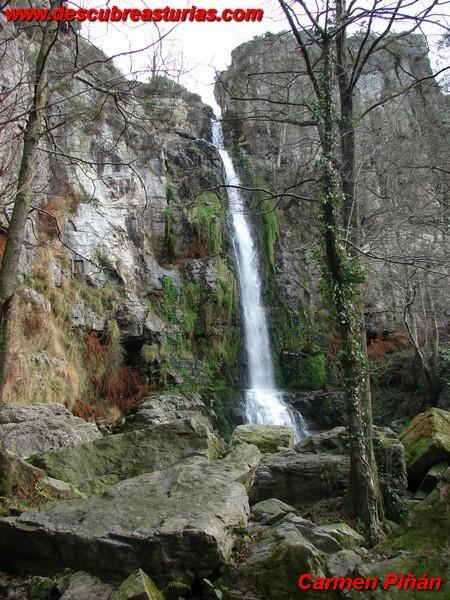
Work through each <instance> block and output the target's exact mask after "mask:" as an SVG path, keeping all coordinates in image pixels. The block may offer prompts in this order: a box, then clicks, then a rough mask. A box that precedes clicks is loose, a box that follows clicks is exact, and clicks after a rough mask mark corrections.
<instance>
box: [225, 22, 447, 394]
mask: <svg viewBox="0 0 450 600" xmlns="http://www.w3.org/2000/svg"><path fill="white" fill-rule="evenodd" d="M357 42H358V38H357V37H355V38H353V40H351V41H350V45H351V46H352V45H353V46H356V44H357ZM317 68H319V67H317ZM431 74H432V71H431V68H430V63H429V58H428V52H427V45H426V40H425V38H423V37H422V36H420V35H408V36H405V37H403V38H400V39H399V38H398V37H397V36H393V38H392V40H391V41H388V42H387V44H386V45H385V47H384V48H383V49H382V50H380V51H378V52H375V53H374V54H373V55H372V57H371V58H370V60H369V61H368V63H367V64H366V66H365V69H364V71H363V74H362V76H361V78H360V80H359V81H358V84H357V89H356V92H355V114H356V115H358V116H359V117H361V118H358V121H357V122H356V137H357V139H356V143H357V173H358V176H357V199H358V204H359V210H360V223H361V239H360V243H359V248H360V256H361V260H362V261H363V264H364V267H365V270H366V282H365V286H364V289H365V292H364V293H365V297H364V301H365V313H366V322H367V328H368V341H369V352H371V353H372V354H375V355H384V354H385V353H389V352H391V351H393V350H399V349H402V348H405V347H406V346H407V345H408V340H407V335H406V330H405V327H404V323H403V320H404V311H405V306H406V304H407V303H408V302H409V300H411V298H412V297H413V291H412V290H415V291H414V294H416V292H417V294H416V296H415V300H414V301H413V302H412V306H413V308H414V311H415V319H416V323H417V326H418V327H419V329H421V331H422V332H424V333H423V335H424V336H425V337H427V336H429V335H430V331H431V329H432V328H433V327H434V325H436V326H437V328H438V330H439V332H440V335H441V340H445V339H448V334H449V320H448V317H449V315H448V308H447V306H446V297H448V293H449V289H448V285H447V280H446V278H445V273H446V270H447V265H448V238H447V237H446V234H445V229H443V228H442V225H443V223H444V220H445V217H444V215H445V212H446V208H445V207H446V206H447V202H448V199H446V198H448V186H447V184H446V183H445V178H446V176H445V174H444V171H445V166H444V164H445V162H446V161H447V160H448V145H449V144H448V141H449V131H448V125H447V120H446V116H445V115H446V114H447V111H448V105H449V104H448V96H445V95H444V94H443V93H442V92H441V91H440V89H439V87H438V85H437V84H436V82H435V80H434V79H433V78H432V76H431ZM417 80H422V81H421V83H419V84H417V85H413V83H414V82H416V81H417ZM401 90H406V93H405V94H402V93H400V92H401ZM215 92H216V97H217V100H218V102H219V103H220V105H221V106H222V110H223V120H224V129H225V131H226V133H227V136H226V137H227V141H228V144H229V146H230V147H232V148H233V151H234V157H235V160H236V162H237V163H238V164H239V166H240V168H241V171H242V174H243V176H244V178H245V181H246V183H247V185H249V186H250V187H254V188H258V189H259V190H267V191H268V192H269V194H267V193H265V192H264V191H260V192H259V198H256V200H255V194H253V200H252V202H253V208H254V214H255V217H254V219H255V223H256V225H257V227H258V229H259V232H260V240H261V248H262V250H263V253H264V255H265V263H266V266H267V273H268V277H267V279H268V283H267V287H268V296H269V297H270V301H269V302H268V304H269V306H270V308H271V312H272V334H273V335H272V337H273V339H274V345H275V350H276V352H277V354H278V358H279V359H280V367H281V380H282V381H283V383H284V384H285V385H290V386H293V387H298V386H300V387H303V388H308V387H310V388H312V389H314V388H315V387H320V385H321V384H323V383H324V382H325V381H326V374H325V372H324V364H325V362H324V361H325V360H326V357H327V356H328V357H329V355H330V352H331V353H332V352H333V347H334V340H333V334H332V333H331V334H330V330H329V326H328V325H327V322H326V318H327V311H326V309H325V308H324V306H323V302H322V299H321V294H320V271H321V262H320V248H319V246H318V236H317V227H318V223H317V221H316V218H317V210H316V207H315V180H316V175H317V171H316V169H315V162H316V160H317V159H318V156H319V148H318V139H317V133H316V129H315V127H313V126H302V125H301V122H304V121H308V120H309V121H311V119H312V117H313V116H314V102H315V100H314V95H313V93H312V89H311V84H310V82H309V79H308V77H307V75H306V71H305V65H304V63H303V58H302V55H301V52H300V51H299V50H298V48H297V43H296V41H295V40H294V38H293V36H292V35H291V34H290V33H286V32H285V33H282V34H279V35H272V34H266V35H265V36H261V37H259V38H256V39H254V40H252V41H249V42H247V43H245V44H242V45H241V46H239V47H238V48H236V49H235V50H234V51H233V53H232V61H231V65H230V67H229V68H228V69H227V70H226V71H224V72H222V73H220V75H219V76H218V81H217V84H216V88H215ZM336 102H337V99H336ZM443 219H444V220H443ZM343 225H344V226H346V224H343ZM419 297H420V298H421V300H419ZM433 317H434V318H435V323H433V324H431V321H432V318H433ZM327 339H328V341H327ZM327 368H328V370H330V365H329V361H328V365H327Z"/></svg>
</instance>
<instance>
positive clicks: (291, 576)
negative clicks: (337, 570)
mask: <svg viewBox="0 0 450 600" xmlns="http://www.w3.org/2000/svg"><path fill="white" fill-rule="evenodd" d="M339 550H342V547H341V546H340V545H339V544H338V543H337V542H335V541H334V540H333V538H331V537H330V536H329V535H327V534H325V533H323V532H320V531H319V530H318V529H317V528H315V526H314V524H313V523H312V522H311V521H307V520H306V519H302V518H301V517H298V516H294V515H287V516H286V517H285V518H284V519H282V520H281V521H279V522H277V523H275V524H274V525H271V526H269V527H263V528H262V530H260V531H259V532H255V534H254V537H252V541H251V542H250V544H249V546H248V547H247V548H244V549H243V552H242V558H241V560H238V561H237V566H236V568H235V569H233V571H232V572H231V574H230V576H229V586H230V589H231V590H232V592H233V593H241V594H242V596H236V597H245V598H247V597H249V598H261V599H262V598H277V599H278V598H279V599H280V600H281V599H283V600H294V599H296V598H298V597H299V589H298V578H299V575H300V574H301V573H311V574H313V575H315V576H318V577H324V576H325V564H326V558H327V553H328V552H336V551H339ZM232 597H235V596H232ZM301 597H302V598H305V600H312V599H314V600H316V599H319V598H323V592H316V591H313V590H309V591H302V592H301ZM338 597H339V596H338V595H337V594H336V595H335V594H334V593H333V592H329V593H328V595H327V598H329V599H330V600H331V599H334V598H338Z"/></svg>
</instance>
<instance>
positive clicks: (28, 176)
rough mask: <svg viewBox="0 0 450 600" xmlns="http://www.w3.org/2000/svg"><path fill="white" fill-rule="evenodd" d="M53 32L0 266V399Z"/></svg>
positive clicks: (53, 29) (42, 53) (47, 38)
mask: <svg viewBox="0 0 450 600" xmlns="http://www.w3.org/2000/svg"><path fill="white" fill-rule="evenodd" d="M57 35H58V23H57V22H49V23H47V25H46V26H45V29H44V32H43V34H42V40H41V44H40V47H39V52H38V55H37V58H36V65H35V73H34V89H33V97H32V101H31V106H30V110H29V115H28V121H27V124H26V127H25V131H24V137H23V150H22V156H21V161H20V168H19V176H18V179H17V193H16V196H15V201H14V208H13V212H12V215H11V220H10V223H9V228H8V235H7V238H6V244H5V251H4V254H3V259H2V264H1V268H0V401H2V400H3V399H4V398H3V396H4V387H5V382H6V378H7V373H8V367H9V329H10V316H11V307H12V303H13V299H14V294H15V293H16V290H17V285H18V275H19V266H20V258H21V254H22V248H23V242H24V238H25V228H26V222H27V218H28V214H29V212H30V205H31V201H32V183H33V180H34V177H35V174H36V158H37V151H38V144H39V139H40V138H41V136H42V132H43V111H44V110H45V108H46V106H47V101H48V95H49V86H48V73H47V71H48V68H47V65H48V58H49V55H50V53H51V50H52V47H53V45H54V43H55V41H56V38H57Z"/></svg>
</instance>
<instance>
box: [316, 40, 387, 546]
mask: <svg viewBox="0 0 450 600" xmlns="http://www.w3.org/2000/svg"><path fill="white" fill-rule="evenodd" d="M323 53H324V54H323V70H324V72H323V76H322V78H321V89H322V92H321V113H322V114H321V127H320V129H321V132H320V137H321V146H322V152H323V155H322V159H321V162H322V164H321V190H320V200H321V204H320V206H321V227H322V235H323V239H324V262H325V277H326V281H327V283H328V289H329V295H330V300H331V303H332V305H333V308H334V310H335V317H336V323H337V327H338V330H339V334H340V335H339V338H340V345H341V367H342V373H343V376H344V384H345V388H346V409H347V419H348V430H349V436H350V464H351V468H350V491H351V500H352V506H353V511H354V513H355V515H357V516H359V517H361V518H362V521H363V523H364V528H365V531H366V537H367V539H368V541H369V543H370V544H372V545H374V544H376V543H377V542H378V541H379V540H380V538H381V535H382V528H381V523H380V512H381V510H380V508H381V505H380V492H379V486H378V478H377V472H376V465H375V461H374V455H373V445H372V415H371V402H370V384H369V371H368V361H367V349H366V346H365V327H364V320H363V317H362V303H361V296H360V292H359V290H358V279H359V277H360V274H359V273H358V264H357V262H356V260H355V259H354V257H353V258H352V257H351V256H349V255H348V253H347V250H346V248H345V245H344V243H343V239H342V233H341V227H340V226H339V219H338V207H339V206H340V205H341V204H342V200H344V202H345V200H346V198H345V197H344V198H342V196H343V195H347V194H350V195H351V199H352V200H354V189H355V184H354V181H355V179H354V172H355V170H354V156H355V154H354V131H353V129H352V128H353V125H352V122H351V120H348V121H346V125H345V127H346V129H350V130H351V131H350V133H353V135H351V136H349V137H348V138H346V142H345V143H344V148H345V147H346V146H347V144H348V143H349V147H348V148H347V149H348V150H349V154H348V155H347V156H346V157H345V160H344V161H343V169H342V171H343V172H342V173H339V174H338V173H337V172H336V170H335V166H334V165H335V162H336V161H335V160H334V158H335V157H334V153H335V150H334V123H333V96H332V86H333V84H332V82H333V73H332V56H331V53H332V47H331V40H330V39H329V38H327V37H324V44H323ZM350 107H351V104H350ZM340 184H341V185H342V193H341V190H340Z"/></svg>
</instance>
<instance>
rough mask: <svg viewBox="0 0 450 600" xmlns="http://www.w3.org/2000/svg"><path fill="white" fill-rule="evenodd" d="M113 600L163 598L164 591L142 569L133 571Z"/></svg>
mask: <svg viewBox="0 0 450 600" xmlns="http://www.w3.org/2000/svg"><path fill="white" fill-rule="evenodd" d="M111 600H163V595H162V593H161V592H160V591H159V590H158V588H157V587H156V585H155V584H154V583H153V581H152V580H151V579H150V577H149V576H148V575H147V574H146V573H144V571H143V570H142V569H138V570H137V571H135V572H134V573H132V574H131V575H130V576H129V577H128V578H127V579H125V581H124V582H123V583H122V585H121V586H120V587H119V589H118V590H117V591H116V592H115V593H114V594H113V597H112V599H111Z"/></svg>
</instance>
